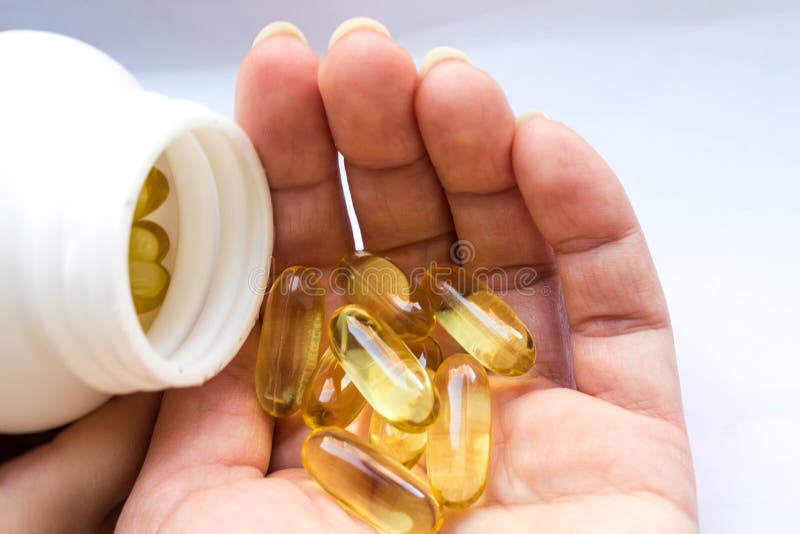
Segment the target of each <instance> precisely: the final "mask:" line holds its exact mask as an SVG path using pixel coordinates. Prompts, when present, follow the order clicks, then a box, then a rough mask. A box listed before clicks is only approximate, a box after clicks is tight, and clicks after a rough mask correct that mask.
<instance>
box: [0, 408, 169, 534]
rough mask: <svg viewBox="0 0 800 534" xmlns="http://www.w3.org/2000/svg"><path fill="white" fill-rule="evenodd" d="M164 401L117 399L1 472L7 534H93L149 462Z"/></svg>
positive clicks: (1, 512) (1, 511)
mask: <svg viewBox="0 0 800 534" xmlns="http://www.w3.org/2000/svg"><path fill="white" fill-rule="evenodd" d="M159 398H160V395H158V394H153V393H148V394H137V395H129V396H125V397H117V398H115V399H112V400H111V401H109V402H108V403H107V404H105V405H104V406H103V407H101V408H99V409H98V410H96V411H95V412H93V413H91V414H89V415H87V416H86V417H84V418H83V419H80V420H79V421H77V422H76V423H74V424H73V425H71V426H70V427H68V428H66V429H65V430H64V431H62V432H61V433H60V434H59V435H58V436H56V438H55V439H54V440H53V441H52V442H50V443H48V444H46V445H43V446H41V447H39V448H37V449H34V450H32V451H30V452H28V453H27V454H25V455H23V456H20V457H19V458H17V459H15V460H13V461H11V462H9V463H7V464H4V465H3V466H2V467H0V487H2V492H0V517H2V518H3V529H4V530H6V531H8V532H50V531H53V530H56V529H57V530H59V531H62V530H63V531H68V532H96V531H98V529H99V527H100V525H101V524H102V523H103V520H104V519H105V517H106V515H107V514H108V513H109V512H110V511H111V510H112V509H114V508H115V507H116V505H117V504H119V503H120V502H122V500H123V499H124V498H125V497H126V496H127V494H128V492H129V491H130V488H131V487H132V486H133V482H134V480H135V479H136V474H137V473H138V472H139V467H140V466H141V465H142V461H143V460H144V456H145V452H146V451H147V444H148V442H149V439H150V433H151V431H152V429H153V422H154V420H155V416H156V412H157V411H158V403H159Z"/></svg>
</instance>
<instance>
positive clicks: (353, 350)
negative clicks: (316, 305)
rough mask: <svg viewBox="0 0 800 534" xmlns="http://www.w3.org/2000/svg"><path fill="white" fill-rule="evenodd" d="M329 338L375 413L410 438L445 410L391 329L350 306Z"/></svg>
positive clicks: (335, 321)
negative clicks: (439, 410)
mask: <svg viewBox="0 0 800 534" xmlns="http://www.w3.org/2000/svg"><path fill="white" fill-rule="evenodd" d="M328 334H329V337H330V342H331V349H332V350H333V352H334V354H335V355H336V357H337V358H339V361H340V363H341V365H342V367H343V368H344V370H345V372H346V373H347V375H348V376H349V377H350V379H351V380H352V381H353V383H354V384H355V385H356V387H357V388H358V390H359V391H360V392H361V394H362V395H363V396H364V398H365V399H366V400H367V402H368V403H369V404H370V405H371V406H372V407H373V409H375V411H377V412H378V413H380V414H381V415H382V416H383V417H385V418H386V419H387V420H389V421H390V422H391V423H392V424H393V425H395V426H396V427H398V428H400V429H401V430H405V431H407V432H421V431H423V430H424V429H425V428H427V427H428V426H429V425H430V424H431V423H432V422H433V420H434V419H435V418H436V415H437V413H438V408H439V405H438V401H437V399H436V396H435V395H434V392H433V386H432V384H431V380H430V377H429V376H428V373H427V372H426V371H425V368H424V367H423V366H422V364H421V363H420V361H419V360H417V358H416V357H415V356H414V354H413V353H412V352H411V351H410V350H409V348H408V347H407V346H406V344H405V343H403V341H402V340H401V339H400V338H399V337H398V336H397V334H395V333H394V332H393V331H392V330H391V329H390V328H389V327H388V326H387V325H386V323H384V322H383V321H381V320H379V319H377V318H376V317H374V316H373V315H372V314H370V313H369V312H368V311H367V310H365V309H364V308H362V307H361V306H358V305H355V304H350V305H348V306H344V307H342V308H339V309H338V310H337V311H336V312H335V313H334V314H333V317H331V320H330V323H329V325H328Z"/></svg>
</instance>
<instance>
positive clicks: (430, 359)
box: [406, 337, 442, 372]
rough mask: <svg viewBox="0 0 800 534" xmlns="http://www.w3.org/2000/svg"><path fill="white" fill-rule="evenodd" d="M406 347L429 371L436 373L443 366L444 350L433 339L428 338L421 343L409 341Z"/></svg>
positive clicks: (420, 341) (421, 340)
mask: <svg viewBox="0 0 800 534" xmlns="http://www.w3.org/2000/svg"><path fill="white" fill-rule="evenodd" d="M406 345H408V348H409V349H411V352H413V353H414V356H416V357H417V359H418V360H419V361H420V363H421V364H422V365H424V366H425V367H426V368H427V369H430V370H431V371H433V372H436V370H437V369H438V368H439V366H440V365H441V364H442V348H441V347H440V346H439V344H438V343H437V342H436V340H435V339H433V338H432V337H426V338H424V339H420V340H419V341H409V342H407V343H406Z"/></svg>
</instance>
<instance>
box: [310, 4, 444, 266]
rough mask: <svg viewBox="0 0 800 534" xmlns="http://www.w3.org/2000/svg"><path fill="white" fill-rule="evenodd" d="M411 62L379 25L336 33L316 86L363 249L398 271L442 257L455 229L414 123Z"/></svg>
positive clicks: (353, 25)
mask: <svg viewBox="0 0 800 534" xmlns="http://www.w3.org/2000/svg"><path fill="white" fill-rule="evenodd" d="M416 83H417V73H416V68H415V66H414V61H413V60H412V58H411V56H410V55H409V54H408V52H406V51H405V50H404V49H403V48H402V47H400V46H399V45H398V44H397V43H395V42H394V41H393V40H392V39H391V37H389V35H388V32H387V31H386V29H385V28H383V26H381V25H380V24H378V23H377V22H375V21H372V20H370V19H356V20H350V21H347V22H345V23H344V24H342V26H340V28H339V29H337V30H336V32H334V37H333V38H332V44H331V47H330V49H329V51H328V53H327V54H326V55H325V57H324V58H323V60H322V63H321V65H320V71H319V87H320V93H321V94H322V99H323V101H324V103H325V110H326V112H327V116H328V122H329V123H330V127H331V132H332V133H333V137H334V140H335V142H336V146H337V147H338V148H339V150H340V151H341V153H342V154H343V155H344V159H345V166H346V169H347V178H348V181H349V184H350V190H351V194H352V197H353V205H354V208H355V211H356V215H357V217H358V221H359V226H360V228H361V233H362V236H363V238H364V245H365V248H366V249H368V250H370V251H372V252H382V253H385V254H387V255H389V256H391V258H392V259H393V260H394V261H396V262H397V263H398V264H399V265H400V266H401V267H403V268H406V269H408V268H410V267H412V266H419V265H422V264H424V263H425V262H426V261H427V260H428V259H429V258H433V259H440V260H443V259H446V258H447V252H448V249H449V246H450V244H451V243H452V240H453V233H452V232H453V226H452V221H451V219H450V213H449V211H448V208H447V203H446V201H445V198H444V194H443V192H442V190H441V187H440V186H439V182H438V180H437V179H436V174H435V172H434V170H433V167H432V166H431V163H430V159H429V158H428V156H427V153H426V151H425V146H424V144H423V142H422V138H421V136H420V133H419V129H418V127H417V124H416V119H415V117H414V90H415V87H416Z"/></svg>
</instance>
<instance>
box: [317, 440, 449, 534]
mask: <svg viewBox="0 0 800 534" xmlns="http://www.w3.org/2000/svg"><path fill="white" fill-rule="evenodd" d="M302 459H303V466H304V467H305V468H306V471H308V473H309V474H310V475H311V477H312V478H314V480H316V481H317V483H318V484H319V485H320V486H322V488H323V489H324V490H325V491H327V492H328V493H329V494H331V495H332V496H333V497H334V498H335V499H336V500H337V501H339V502H340V503H341V504H342V505H343V506H344V507H345V508H347V509H348V510H350V511H351V512H352V513H354V514H355V515H357V516H358V517H360V518H361V519H363V520H364V521H366V522H367V523H369V524H370V525H372V526H373V527H375V528H376V529H377V530H379V531H381V532H386V533H390V534H423V533H426V534H427V533H430V532H436V531H437V530H438V529H439V527H440V526H441V524H442V509H441V506H440V505H439V503H438V502H437V501H436V499H435V498H434V496H433V495H432V493H431V490H430V487H429V486H428V484H426V483H425V482H424V481H423V480H422V479H421V478H419V477H418V476H417V475H415V474H414V473H412V472H411V471H410V470H409V469H407V468H406V467H404V466H403V465H402V464H400V463H399V462H396V461H395V460H392V459H391V458H388V457H386V456H384V455H383V454H382V453H380V452H379V451H378V450H376V449H375V448H374V447H372V446H371V445H370V444H369V443H366V442H365V441H364V440H362V439H361V438H359V437H358V436H356V435H354V434H351V433H350V432H347V431H345V430H340V429H338V428H320V429H318V430H315V431H314V432H312V433H311V434H310V435H309V436H308V437H307V438H306V440H305V442H304V443H303V451H302Z"/></svg>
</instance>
